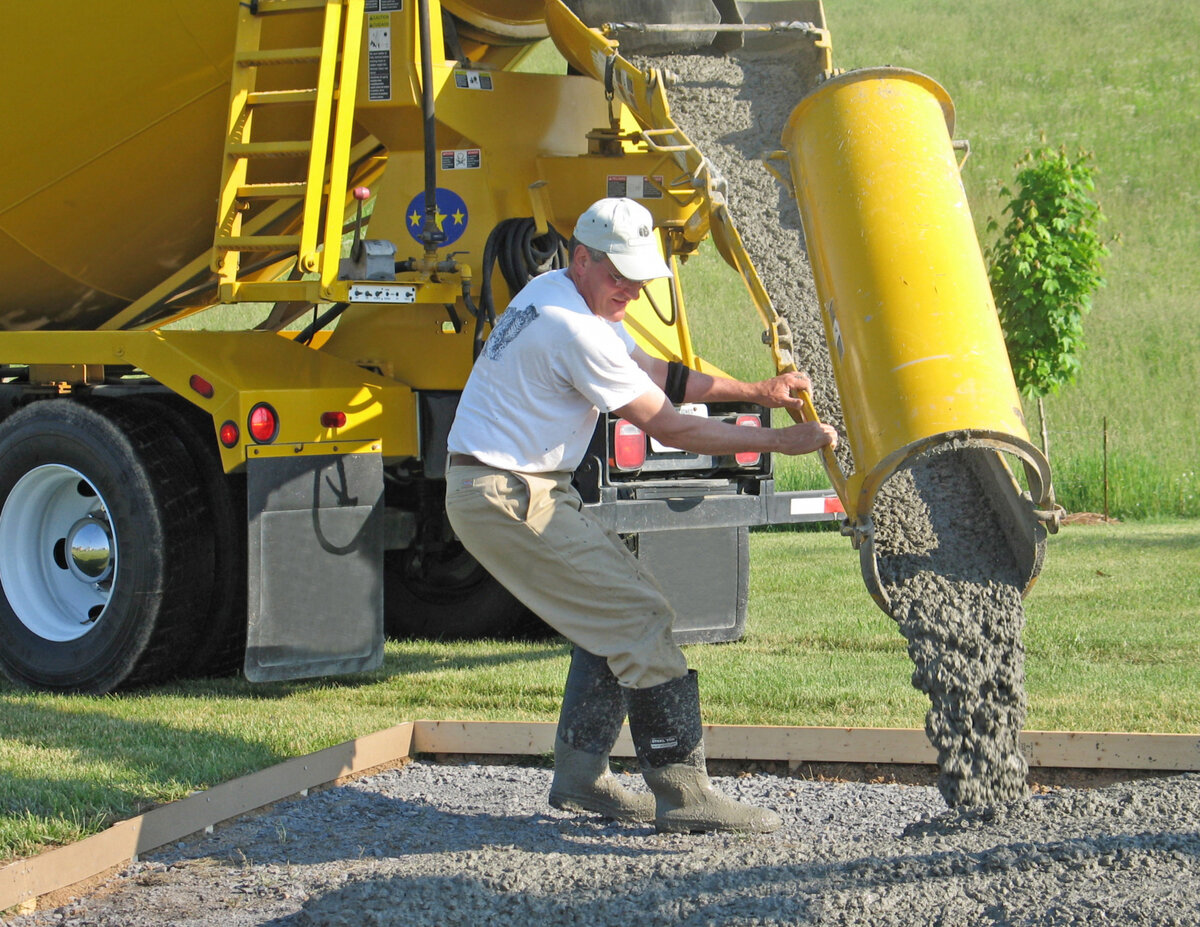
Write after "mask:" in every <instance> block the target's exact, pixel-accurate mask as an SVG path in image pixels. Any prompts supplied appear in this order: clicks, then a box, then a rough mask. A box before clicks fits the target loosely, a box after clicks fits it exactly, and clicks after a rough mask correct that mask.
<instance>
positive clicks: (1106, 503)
mask: <svg viewBox="0 0 1200 927" xmlns="http://www.w3.org/2000/svg"><path fill="white" fill-rule="evenodd" d="M1103 460H1104V520H1105V521H1108V416H1107V415H1106V416H1104V454H1103Z"/></svg>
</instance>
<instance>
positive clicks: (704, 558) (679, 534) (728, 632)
mask: <svg viewBox="0 0 1200 927" xmlns="http://www.w3.org/2000/svg"><path fill="white" fill-rule="evenodd" d="M637 558H638V560H640V561H642V562H643V563H644V564H646V567H647V569H649V571H650V573H651V574H652V575H653V576H654V578H655V579H656V580H658V584H659V586H661V587H662V591H663V592H664V593H665V594H666V596H667V599H668V600H669V601H670V603H671V607H672V608H674V609H675V625H674V628H673V629H672V637H673V638H674V639H675V642H676V643H677V644H699V643H705V644H716V643H725V642H728V641H736V640H740V639H741V638H742V637H743V635H744V634H745V632H746V611H747V606H748V604H749V601H750V532H749V530H748V529H746V528H692V529H689V530H687V531H645V532H643V533H641V534H639V535H637Z"/></svg>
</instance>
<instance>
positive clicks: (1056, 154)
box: [988, 148, 1108, 456]
mask: <svg viewBox="0 0 1200 927" xmlns="http://www.w3.org/2000/svg"><path fill="white" fill-rule="evenodd" d="M1091 162H1092V156H1091V154H1090V153H1088V152H1082V151H1081V152H1080V153H1079V154H1078V155H1076V157H1075V158H1074V159H1072V158H1071V157H1069V156H1068V155H1067V152H1066V149H1065V148H1059V149H1058V150H1053V149H1050V148H1041V149H1039V150H1038V151H1036V152H1026V154H1025V157H1024V158H1023V159H1022V160H1021V161H1019V162H1018V163H1017V165H1016V167H1017V178H1016V188H1017V192H1016V193H1015V194H1014V193H1013V192H1012V191H1011V190H1010V189H1009V188H1008V187H1003V188H1001V190H1000V194H1001V196H1005V197H1010V199H1009V202H1008V205H1006V206H1005V207H1004V210H1003V211H1004V212H1006V213H1009V215H1010V218H1009V222H1008V224H1007V225H1006V226H1005V227H1004V230H1003V232H1001V235H1000V238H999V239H998V240H997V242H996V244H995V245H994V246H993V248H992V249H991V251H990V252H989V253H988V261H989V264H990V270H989V274H990V277H991V283H992V293H993V295H994V297H995V299H996V308H997V310H998V311H999V314H1000V326H1001V328H1002V329H1003V330H1004V339H1005V342H1006V343H1007V345H1008V356H1009V360H1010V362H1011V363H1012V368H1013V376H1014V377H1015V379H1016V383H1017V388H1018V389H1019V390H1020V391H1021V392H1022V393H1024V394H1025V395H1026V396H1036V397H1037V405H1038V418H1039V420H1040V425H1041V431H1042V451H1043V453H1045V454H1046V455H1047V456H1049V447H1048V443H1049V442H1048V438H1047V429H1046V413H1045V407H1044V406H1043V404H1042V400H1043V398H1044V397H1045V396H1047V395H1048V394H1050V393H1053V392H1056V391H1057V390H1058V388H1059V387H1060V386H1064V385H1066V384H1069V383H1072V382H1074V380H1075V377H1076V375H1077V374H1078V372H1079V354H1080V352H1081V351H1082V350H1083V347H1084V342H1083V317H1084V316H1085V315H1086V314H1087V312H1088V310H1090V309H1091V305H1092V293H1093V292H1094V291H1095V290H1096V289H1098V288H1099V287H1101V286H1103V285H1104V278H1103V276H1101V267H1100V264H1101V260H1102V258H1104V257H1105V256H1106V255H1107V254H1108V248H1107V247H1106V246H1105V244H1104V242H1103V241H1102V240H1101V238H1100V234H1099V226H1100V224H1101V223H1102V222H1104V221H1105V219H1104V216H1103V214H1102V213H1101V211H1100V206H1099V205H1098V204H1097V203H1096V201H1095V199H1093V197H1092V194H1093V192H1094V191H1095V184H1094V182H1093V176H1094V174H1095V167H1094V166H1093V164H1092V163H1091ZM998 228H999V223H998V222H997V221H996V220H994V219H993V220H991V221H990V222H989V223H988V230H989V231H995V230H996V229H998Z"/></svg>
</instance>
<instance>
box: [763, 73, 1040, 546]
mask: <svg viewBox="0 0 1200 927" xmlns="http://www.w3.org/2000/svg"><path fill="white" fill-rule="evenodd" d="M953 121H954V108H953V104H952V103H951V101H950V98H949V96H948V95H947V93H946V91H945V90H944V89H942V87H941V86H940V85H938V84H937V83H936V82H935V81H933V80H931V79H930V78H928V77H926V76H924V75H923V74H918V73H916V72H913V71H908V70H902V69H898V68H872V69H864V70H858V71H850V72H847V73H844V74H842V75H840V76H837V77H834V78H832V79H830V80H827V81H825V82H824V83H823V84H821V85H820V86H819V87H818V88H817V89H816V90H814V91H813V92H812V93H810V94H809V95H808V96H807V97H805V98H804V99H803V100H801V102H800V103H799V104H798V105H797V106H796V108H795V109H794V110H793V111H792V113H791V116H790V118H789V120H788V123H787V126H786V128H785V130H784V136H783V141H784V146H785V148H786V149H787V153H788V160H789V165H790V167H791V173H792V180H793V183H794V185H795V193H796V200H797V203H798V204H799V207H800V212H801V218H802V220H803V224H804V233H805V238H806V244H807V249H808V253H809V257H810V260H811V262H812V267H813V274H814V277H815V280H816V285H817V293H818V296H819V298H820V301H821V307H822V311H823V315H824V322H825V331H826V337H827V341H828V345H829V352H830V355H831V358H832V361H833V369H834V375H835V378H836V381H837V387H838V393H839V395H840V397H841V402H842V412H843V416H844V418H845V425H846V437H847V440H848V442H849V445H850V449H851V451H852V452H853V455H854V461H855V472H854V473H853V474H852V475H849V476H847V477H846V481H845V485H844V493H845V497H844V498H843V503H844V504H845V505H846V513H847V515H848V517H849V518H850V520H851V522H852V523H858V524H864V523H867V522H868V521H869V516H870V512H871V505H872V502H873V499H874V496H875V493H876V491H877V490H878V489H879V487H880V486H881V485H882V483H883V482H884V481H885V480H886V479H887V478H888V476H890V475H891V474H892V473H894V472H895V471H896V470H897V469H899V468H900V467H902V466H903V465H904V463H905V462H906V461H909V460H911V459H912V458H914V457H916V456H919V455H920V454H922V453H925V452H927V451H929V450H931V449H933V448H934V447H936V446H938V445H947V444H950V445H956V446H964V445H971V446H974V447H984V448H992V449H995V450H996V451H1003V452H1006V453H1011V454H1014V455H1016V456H1017V457H1019V458H1020V459H1021V460H1022V461H1024V464H1025V469H1026V473H1027V476H1028V481H1029V485H1030V490H1031V494H1032V498H1033V499H1035V500H1039V501H1040V502H1043V503H1045V502H1046V501H1047V500H1048V499H1049V494H1050V474H1049V466H1048V464H1047V463H1046V460H1045V457H1044V456H1043V455H1042V454H1041V453H1040V452H1039V451H1038V449H1037V448H1036V447H1034V446H1033V445H1032V444H1031V443H1030V441H1029V434H1028V431H1027V429H1026V425H1025V420H1024V416H1023V414H1022V411H1021V402H1020V398H1019V396H1018V393H1017V388H1016V385H1015V383H1014V381H1013V375H1012V368H1011V367H1010V365H1009V361H1008V354H1007V352H1006V350H1005V346H1004V339H1003V335H1002V333H1001V330H1000V323H999V320H998V317H997V314H996V309H995V304H994V302H993V300H992V294H991V289H990V287H989V285H988V277H987V270H986V267H985V265H984V262H983V257H982V255H981V253H980V249H979V243H978V240H977V238H976V236H975V228H974V223H973V221H972V219H971V213H970V209H969V208H968V205H967V198H966V194H965V192H964V190H963V186H962V181H961V178H960V176H959V163H958V160H957V158H956V154H955V150H954V146H953V142H952V141H951V137H950V133H951V131H952V130H953ZM1014 491H1015V484H1014Z"/></svg>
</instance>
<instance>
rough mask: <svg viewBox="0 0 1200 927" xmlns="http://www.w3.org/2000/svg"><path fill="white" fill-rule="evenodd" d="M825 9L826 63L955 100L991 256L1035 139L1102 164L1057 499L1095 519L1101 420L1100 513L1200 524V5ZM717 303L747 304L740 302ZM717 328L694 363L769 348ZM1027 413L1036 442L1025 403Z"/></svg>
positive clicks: (903, 1)
mask: <svg viewBox="0 0 1200 927" xmlns="http://www.w3.org/2000/svg"><path fill="white" fill-rule="evenodd" d="M825 12H826V17H827V19H828V25H829V28H830V30H831V32H832V35H833V47H834V63H835V65H836V66H838V67H841V68H847V69H848V68H854V67H868V66H878V65H896V66H900V67H907V68H913V69H916V70H919V71H922V72H924V73H926V74H928V75H929V76H931V77H933V78H934V79H936V80H937V81H939V82H940V83H941V84H942V85H943V86H944V87H945V88H946V89H947V91H948V92H949V93H950V95H951V97H952V98H953V99H954V102H955V106H956V110H957V128H956V133H955V135H956V137H958V138H966V139H969V140H970V142H971V151H972V154H971V156H970V158H969V159H968V161H967V163H966V165H965V167H964V170H963V179H964V182H965V185H966V188H967V193H968V196H969V198H970V201H971V203H972V209H973V212H974V215H975V220H976V226H977V229H978V231H979V235H980V240H981V242H982V243H983V244H985V245H990V244H991V243H992V241H993V233H989V232H987V231H986V224H987V221H988V219H989V218H993V217H994V218H997V219H998V218H1000V210H1001V208H1002V207H1003V201H1002V199H1001V197H1000V195H999V190H1000V187H1001V185H1003V184H1006V183H1011V182H1012V180H1013V178H1014V176H1015V170H1014V168H1013V165H1014V164H1015V162H1016V161H1017V160H1018V159H1019V158H1020V157H1021V155H1022V154H1023V153H1024V152H1025V150H1026V149H1028V148H1030V147H1036V146H1038V145H1039V144H1040V143H1041V138H1042V136H1043V134H1044V136H1045V140H1046V142H1047V143H1048V144H1050V145H1053V146H1058V145H1066V146H1068V148H1069V149H1072V150H1074V149H1076V148H1080V147H1082V148H1085V149H1087V150H1089V151H1092V152H1094V154H1095V157H1096V163H1097V165H1098V167H1099V171H1100V173H1099V176H1098V197H1099V201H1100V204H1101V206H1102V208H1103V210H1104V212H1105V214H1106V215H1107V216H1108V218H1109V221H1108V223H1107V224H1106V225H1105V226H1104V230H1105V233H1106V234H1108V235H1112V236H1117V235H1119V236H1120V241H1119V242H1115V243H1114V244H1113V245H1112V254H1111V256H1110V258H1109V259H1108V262H1107V265H1106V275H1107V278H1108V286H1107V287H1106V288H1104V289H1102V290H1101V291H1099V293H1097V295H1096V299H1095V307H1094V310H1093V312H1092V313H1091V315H1089V316H1088V318H1087V320H1086V321H1085V325H1084V331H1085V338H1086V341H1087V345H1088V347H1087V349H1086V350H1085V352H1084V353H1083V355H1082V362H1083V370H1082V373H1081V375H1080V377H1079V380H1078V381H1077V382H1076V383H1075V384H1074V385H1072V386H1070V387H1067V388H1065V389H1064V390H1062V391H1061V392H1060V393H1059V394H1057V395H1055V396H1051V397H1049V398H1048V399H1047V401H1046V406H1047V418H1048V421H1049V425H1050V456H1051V462H1052V464H1053V465H1054V470H1055V482H1056V485H1057V487H1058V494H1059V499H1060V501H1061V502H1063V503H1064V504H1065V505H1066V506H1067V508H1068V509H1069V510H1071V511H1101V510H1102V508H1103V504H1104V479H1103V476H1104V428H1105V422H1106V420H1107V427H1108V477H1109V511H1110V512H1111V513H1112V514H1113V515H1115V516H1118V517H1121V518H1138V517H1147V516H1151V517H1152V516H1156V515H1183V516H1198V515H1200V479H1198V478H1197V467H1196V461H1197V459H1200V437H1198V432H1200V430H1198V429H1197V428H1196V422H1197V421H1200V325H1197V324H1196V322H1195V318H1194V313H1195V307H1196V306H1197V304H1200V265H1198V263H1197V255H1200V223H1197V222H1196V211H1197V207H1198V205H1200V159H1197V158H1195V157H1193V156H1192V154H1191V153H1192V152H1194V151H1196V150H1197V148H1200V121H1197V120H1196V119H1195V118H1194V113H1195V101H1194V90H1193V88H1194V87H1195V86H1196V85H1197V83H1198V82H1200V57H1198V56H1197V55H1196V54H1195V49H1194V47H1193V46H1194V42H1195V37H1196V36H1197V35H1198V34H1200V8H1198V7H1197V6H1196V5H1195V4H1191V3H1178V2H1174V0H1149V2H1143V0H1097V2H1095V3H1088V4H1080V3H1078V2H1076V0H1046V2H1043V3H1037V4H1034V3H1012V2H1011V0H973V2H971V3H963V2H961V0H828V2H826V4H825ZM716 260H717V259H716V258H713V257H711V255H708V256H706V257H704V258H702V259H701V260H700V261H698V262H693V263H692V264H690V265H689V267H688V270H687V273H689V274H690V273H692V272H693V270H694V269H695V268H696V266H697V265H702V264H704V263H705V262H706V261H712V262H715V261H716ZM729 292H732V294H733V295H732V297H730V296H729V295H728V294H729ZM723 298H726V299H728V298H732V299H733V300H735V301H741V296H740V294H738V293H736V291H727V292H726V293H725V294H723ZM695 299H696V297H693V301H694V300H695ZM741 318H745V316H742V317H741ZM719 331H720V329H712V328H705V329H703V330H701V329H700V328H699V326H697V336H698V338H699V339H700V342H701V351H702V353H703V354H705V355H707V356H709V357H710V358H711V359H713V360H714V361H716V362H717V363H718V364H720V365H721V366H723V367H725V368H726V369H729V370H731V371H744V370H746V369H747V368H748V367H749V369H751V370H754V369H758V367H757V365H758V361H757V360H755V361H742V360H741V358H742V357H743V356H744V355H745V354H746V353H748V352H753V351H757V353H759V354H765V352H763V350H762V348H761V347H757V348H746V347H745V345H744V339H743V338H742V334H741V333H740V332H736V333H734V334H732V335H730V336H728V338H726V337H725V336H723V335H721V334H717V333H715V332H719ZM1027 412H1028V413H1029V419H1030V423H1031V425H1030V431H1031V432H1034V431H1036V427H1037V424H1036V418H1035V414H1034V407H1033V405H1032V404H1030V405H1029V406H1028V408H1027ZM784 477H785V478H786V477H787V472H786V471H785V472H784ZM785 482H786V479H785Z"/></svg>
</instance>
